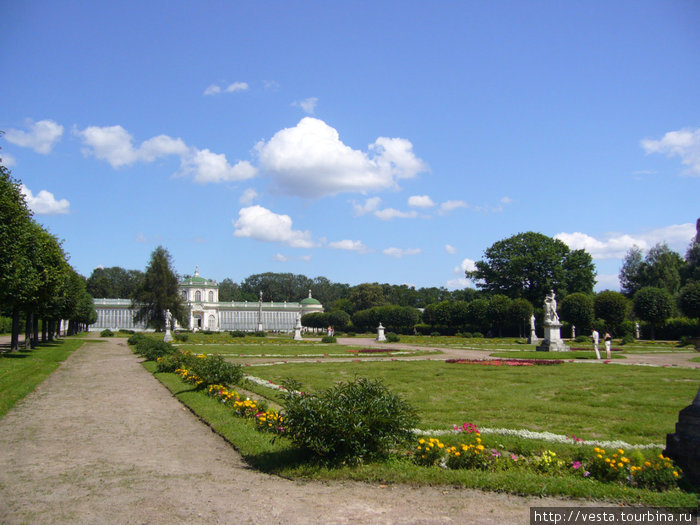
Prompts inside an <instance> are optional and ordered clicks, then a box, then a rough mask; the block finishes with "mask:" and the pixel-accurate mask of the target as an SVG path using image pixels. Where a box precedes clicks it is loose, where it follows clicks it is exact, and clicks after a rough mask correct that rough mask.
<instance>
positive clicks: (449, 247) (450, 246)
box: [445, 244, 457, 254]
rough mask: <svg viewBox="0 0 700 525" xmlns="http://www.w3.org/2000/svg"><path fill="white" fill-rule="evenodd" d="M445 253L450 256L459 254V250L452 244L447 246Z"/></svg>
mask: <svg viewBox="0 0 700 525" xmlns="http://www.w3.org/2000/svg"><path fill="white" fill-rule="evenodd" d="M445 251H446V252H447V253H449V254H455V253H457V248H455V247H454V246H452V245H450V244H446V245H445Z"/></svg>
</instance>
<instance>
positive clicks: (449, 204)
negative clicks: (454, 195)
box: [438, 200, 467, 215]
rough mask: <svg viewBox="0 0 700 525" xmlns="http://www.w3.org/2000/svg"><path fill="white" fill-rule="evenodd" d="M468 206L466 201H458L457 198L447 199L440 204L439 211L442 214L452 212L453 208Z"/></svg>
mask: <svg viewBox="0 0 700 525" xmlns="http://www.w3.org/2000/svg"><path fill="white" fill-rule="evenodd" d="M466 207H467V203H466V202H464V201H457V200H454V201H445V202H443V203H442V204H441V205H440V210H439V211H438V213H440V214H441V215H444V214H446V213H449V212H451V211H452V210H456V209H457V208H466Z"/></svg>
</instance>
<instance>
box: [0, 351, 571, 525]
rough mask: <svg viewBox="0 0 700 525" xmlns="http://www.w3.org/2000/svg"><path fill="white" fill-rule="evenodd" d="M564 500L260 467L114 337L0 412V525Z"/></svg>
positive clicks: (426, 509)
mask: <svg viewBox="0 0 700 525" xmlns="http://www.w3.org/2000/svg"><path fill="white" fill-rule="evenodd" d="M566 504H569V505H571V504H572V502H566V501H562V500H557V499H554V498H522V497H518V496H509V495H505V494H494V493H482V492H479V491H475V490H466V489H458V488H452V487H437V488H436V487H410V486H403V485H388V486H385V485H376V484H366V483H356V482H334V483H322V482H298V481H289V480H286V479H282V478H279V477H276V476H270V475H266V474H261V473H259V472H256V471H254V470H252V469H250V468H249V467H247V466H246V464H245V463H243V461H242V460H241V458H240V455H239V454H238V453H237V452H236V451H235V450H233V449H232V448H231V447H230V446H229V445H228V444H227V443H225V442H224V441H223V439H221V438H220V437H219V436H218V435H216V434H214V433H213V432H211V430H210V429H209V428H208V427H207V426H205V425H204V424H203V423H201V422H200V421H199V420H198V419H197V418H196V417H194V416H193V415H192V414H191V413H190V412H189V411H188V410H186V409H185V408H184V407H183V406H182V405H181V404H180V403H179V402H178V401H177V400H176V399H175V398H174V397H172V396H171V395H170V393H169V392H168V391H167V390H166V389H165V388H164V387H163V386H162V385H161V384H160V383H159V382H158V381H157V380H156V379H155V378H153V377H152V376H151V375H150V374H149V373H148V372H147V371H146V370H145V369H144V368H143V367H142V366H141V365H140V363H139V360H138V358H137V357H136V356H134V355H133V354H132V353H131V351H130V350H129V349H128V348H127V347H126V343H125V341H124V340H103V341H100V342H94V343H92V342H88V343H86V344H85V345H84V346H83V347H82V348H80V349H79V350H77V351H76V352H74V353H73V354H72V355H71V356H70V357H69V358H68V359H67V360H66V361H65V362H64V363H63V364H62V365H61V366H60V367H59V368H58V370H56V371H55V372H54V373H53V374H52V375H51V376H50V377H49V378H48V379H47V380H46V381H44V383H42V384H41V385H40V386H39V387H38V388H37V389H36V391H34V392H33V393H32V394H30V395H29V396H27V397H26V398H25V399H24V400H23V401H21V402H20V403H18V404H17V405H16V406H15V408H14V409H13V410H11V411H10V412H9V413H8V414H7V415H6V416H5V417H4V418H3V419H0V523H3V524H12V523H41V524H50V523H56V524H59V523H60V524H62V523H65V524H68V523H70V524H76V523H77V524H83V523H110V524H112V523H116V524H122V523H129V524H132V523H133V524H145V523H148V524H159V523H163V524H172V523H208V524H216V523H227V524H244V523H264V524H277V523H279V524H297V523H298V524H315V523H319V524H320V523H323V524H346V523H347V524H350V523H357V524H360V523H361V524H373V523H377V524H379V523H411V524H414V523H415V524H420V523H426V524H427V523H430V524H432V523H474V524H482V523H528V516H529V507H530V506H545V505H566ZM576 504H582V503H576Z"/></svg>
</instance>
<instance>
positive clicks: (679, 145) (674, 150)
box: [641, 128, 700, 177]
mask: <svg viewBox="0 0 700 525" xmlns="http://www.w3.org/2000/svg"><path fill="white" fill-rule="evenodd" d="M641 145H642V147H643V148H644V151H646V153H647V155H648V154H650V153H661V154H662V155H666V156H667V157H675V156H678V157H680V159H681V162H682V163H683V164H684V165H686V166H688V169H686V170H685V171H684V172H683V175H691V176H694V177H700V128H697V129H692V128H685V129H681V130H679V131H669V132H668V133H666V134H665V135H664V136H663V138H662V139H661V140H653V139H644V140H642V141H641Z"/></svg>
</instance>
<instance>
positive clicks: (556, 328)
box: [537, 321, 571, 352]
mask: <svg viewBox="0 0 700 525" xmlns="http://www.w3.org/2000/svg"><path fill="white" fill-rule="evenodd" d="M561 327H562V324H561V323H556V322H555V323H548V322H547V321H545V322H544V340H543V341H542V343H541V344H540V345H539V346H538V347H537V351H538V352H570V351H571V347H569V346H567V345H565V344H564V341H562V339H561Z"/></svg>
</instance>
